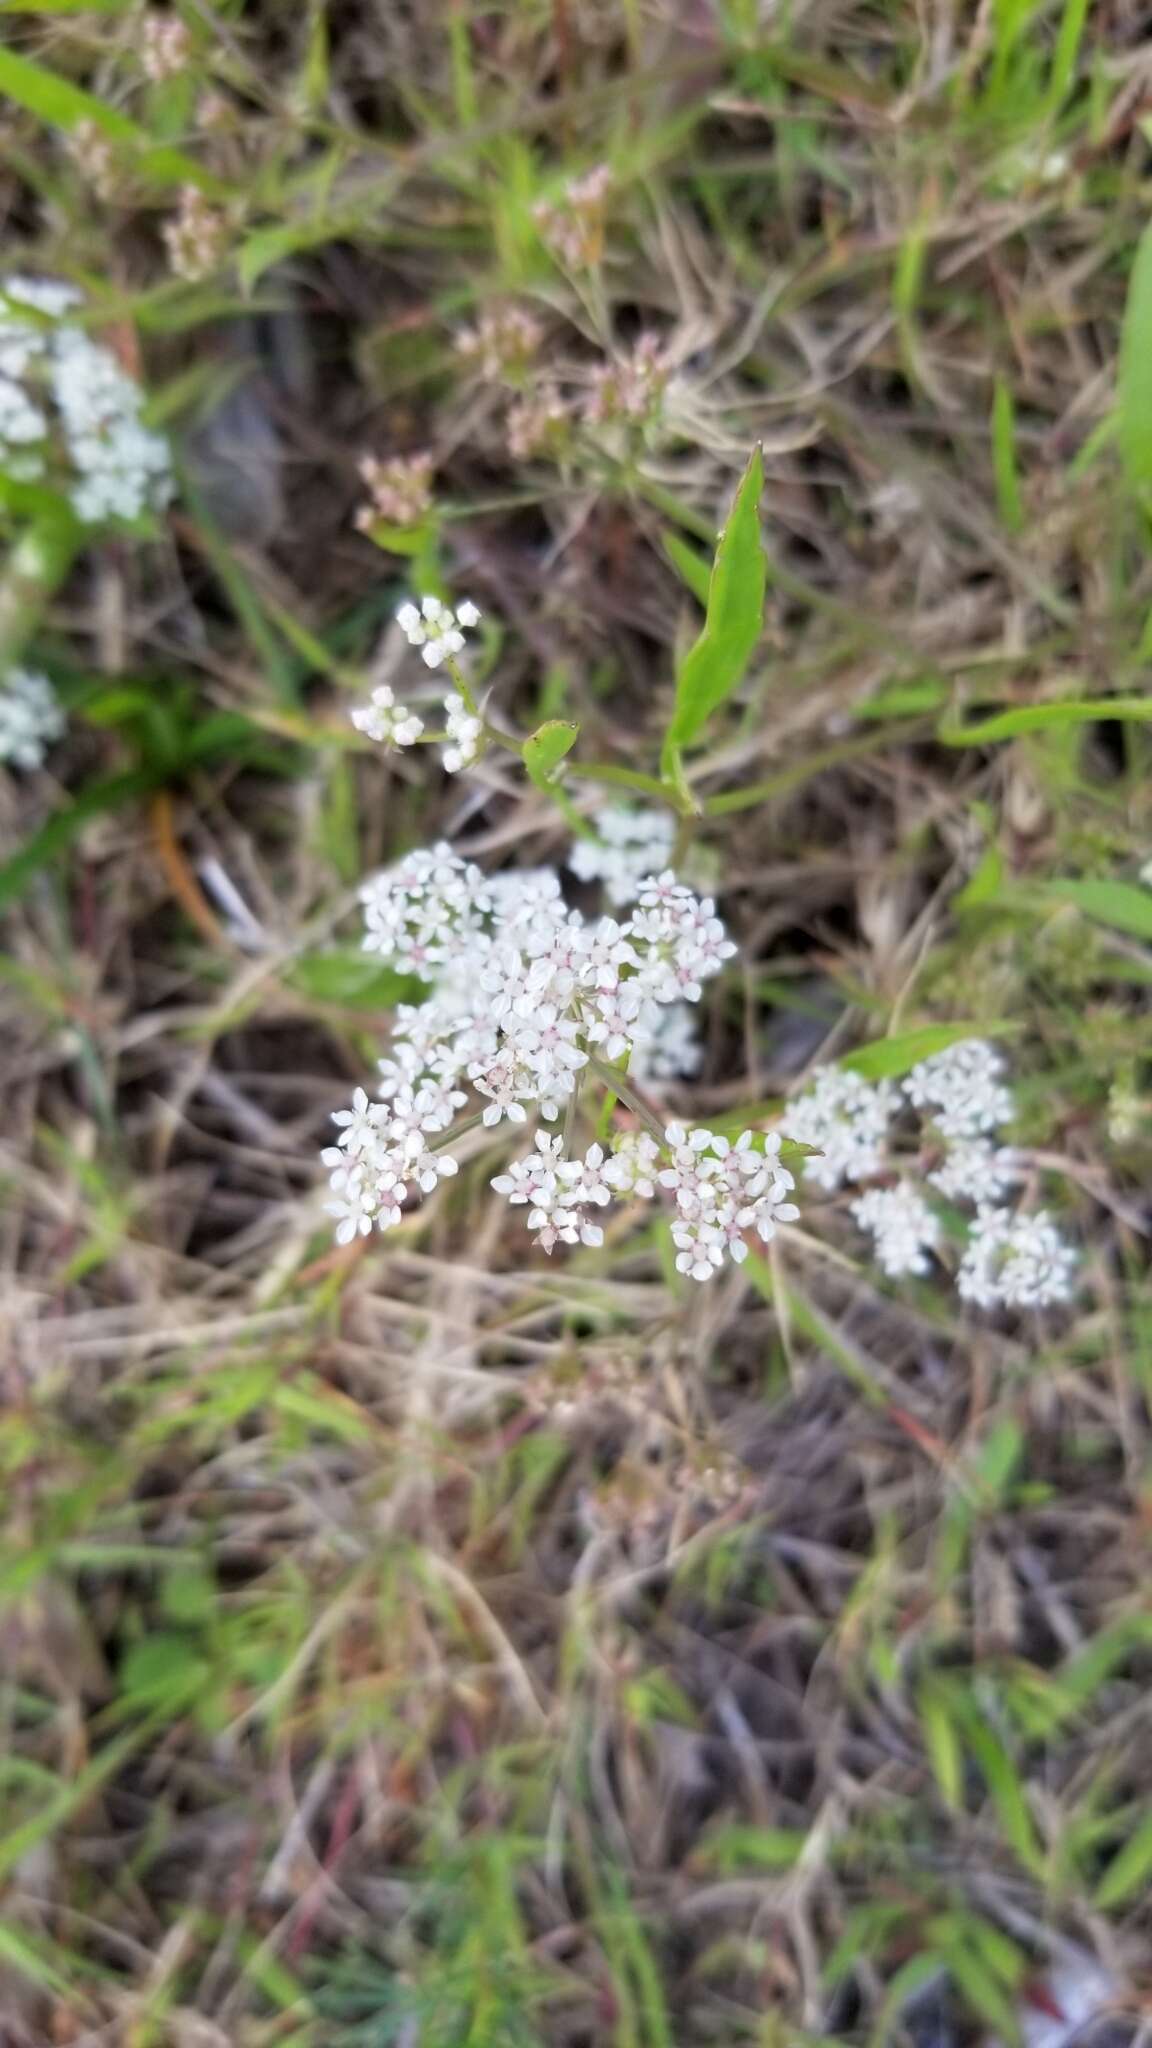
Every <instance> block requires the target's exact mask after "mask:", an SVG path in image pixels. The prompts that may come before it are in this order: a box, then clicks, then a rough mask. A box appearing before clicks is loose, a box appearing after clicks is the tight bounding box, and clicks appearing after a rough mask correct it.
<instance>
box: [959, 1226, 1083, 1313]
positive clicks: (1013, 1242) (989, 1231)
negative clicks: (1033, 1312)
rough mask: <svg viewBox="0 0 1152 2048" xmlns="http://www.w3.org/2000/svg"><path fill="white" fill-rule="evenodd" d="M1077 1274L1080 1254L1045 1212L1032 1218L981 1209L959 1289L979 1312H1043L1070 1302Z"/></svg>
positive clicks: (962, 1269) (961, 1274)
mask: <svg viewBox="0 0 1152 2048" xmlns="http://www.w3.org/2000/svg"><path fill="white" fill-rule="evenodd" d="M1075 1271H1076V1254H1075V1252H1074V1251H1073V1250H1072V1248H1071V1246H1070V1245H1066V1244H1065V1243H1064V1241H1063V1239H1062V1238H1061V1236H1060V1233H1059V1231H1058V1230H1057V1229H1056V1226H1055V1224H1054V1223H1053V1221H1052V1218H1051V1217H1050V1216H1049V1215H1047V1214H1046V1212H1045V1211H1044V1210H1043V1209H1037V1210H1035V1211H1034V1212H1033V1214H1032V1215H1030V1216H1029V1215H1019V1216H1011V1215H1009V1214H1008V1212H1007V1210H1005V1209H981V1210H980V1211H979V1213H978V1215H977V1217H976V1221H975V1223H974V1224H973V1226H972V1235H971V1237H970V1238H969V1240H968V1248H967V1250H966V1251H965V1253H964V1258H963V1261H962V1263H961V1266H960V1271H959V1273H958V1275H957V1278H956V1285H957V1287H958V1288H959V1290H960V1293H961V1295H962V1297H963V1299H964V1300H965V1301H971V1302H975V1304H976V1306H977V1308H996V1307H997V1305H998V1304H999V1303H1000V1302H1010V1303H1011V1304H1012V1306H1013V1307H1015V1308H1043V1307H1045V1306H1046V1305H1047V1304H1048V1303H1049V1302H1051V1301H1067V1300H1069V1299H1070V1297H1071V1294H1072V1289H1073V1285H1074V1276H1075Z"/></svg>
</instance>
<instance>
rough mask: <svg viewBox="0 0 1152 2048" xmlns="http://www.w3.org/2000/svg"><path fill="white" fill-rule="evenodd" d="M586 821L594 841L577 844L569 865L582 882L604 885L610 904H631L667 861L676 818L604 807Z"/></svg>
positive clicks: (626, 807) (622, 807)
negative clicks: (646, 880) (643, 884)
mask: <svg viewBox="0 0 1152 2048" xmlns="http://www.w3.org/2000/svg"><path fill="white" fill-rule="evenodd" d="M589 822H590V824H591V825H592V828H593V830H594V832H595V834H596V837H595V839H578V840H577V841H576V843H575V845H574V846H573V848H572V851H571V853H570V854H569V856H568V866H569V867H570V868H571V870H572V873H573V874H574V875H576V876H577V877H578V878H579V880H580V881H582V882H603V884H604V893H605V895H606V896H607V898H608V901H609V903H634V902H635V901H636V889H637V885H638V883H640V882H642V881H643V879H644V877H645V875H657V874H659V873H660V870H661V869H662V868H666V867H667V865H668V863H669V861H670V860H671V858H672V846H673V843H674V841H675V838H676V823H675V820H674V819H673V818H672V816H671V815H670V814H669V813H668V812H666V811H636V810H633V809H632V807H631V805H630V804H604V805H603V806H602V807H601V809H600V810H598V811H595V812H594V813H593V815H592V817H591V819H590V820H589Z"/></svg>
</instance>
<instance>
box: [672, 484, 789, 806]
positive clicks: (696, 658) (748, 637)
mask: <svg viewBox="0 0 1152 2048" xmlns="http://www.w3.org/2000/svg"><path fill="white" fill-rule="evenodd" d="M763 488H764V460H763V457H762V455H761V453H760V449H759V448H755V449H754V450H753V452H752V457H751V460H750V461H749V464H748V467H747V469H746V470H745V472H744V475H743V477H742V478H741V481H740V486H739V489H738V490H737V492H736V496H735V498H734V500H733V502H732V510H731V512H730V513H729V515H728V521H727V524H726V526H725V527H724V531H723V532H722V533H721V535H720V539H719V542H718V544H717V548H716V559H715V562H714V563H713V566H712V574H711V577H710V579H709V583H708V610H707V617H706V618H705V621H704V629H703V631H702V633H701V634H700V637H699V639H698V640H697V641H696V643H695V645H694V646H693V647H691V648H690V649H689V651H688V654H687V655H686V657H685V659H684V662H683V664H682V665H681V669H680V673H679V675H678V676H677V678H676V703H675V708H674V710H673V713H672V722H671V725H670V726H669V728H668V736H667V738H666V740H665V743H664V762H663V765H664V772H665V774H666V775H672V774H673V773H674V769H675V763H676V761H677V760H678V758H679V756H680V754H681V752H682V751H683V749H684V748H685V747H687V746H691V744H692V741H693V740H694V739H695V738H696V736H697V734H698V733H699V732H700V730H701V728H702V727H703V726H704V725H706V724H707V722H708V720H709V719H710V718H711V716H712V713H713V712H714V711H716V710H718V709H719V707H720V705H721V704H723V702H724V700H725V698H727V697H730V696H731V695H732V692H733V690H734V689H735V688H736V687H737V685H738V684H739V683H740V682H741V680H742V679H743V676H744V672H745V670H746V669H747V667H748V663H749V661H750V660H751V658H752V652H753V649H754V648H755V646H756V642H757V640H758V639H759V638H760V630H761V626H762V625H763V620H764V584H765V573H766V572H765V562H764V546H763V542H762V540H761V537H760V493H761V491H762V490H763Z"/></svg>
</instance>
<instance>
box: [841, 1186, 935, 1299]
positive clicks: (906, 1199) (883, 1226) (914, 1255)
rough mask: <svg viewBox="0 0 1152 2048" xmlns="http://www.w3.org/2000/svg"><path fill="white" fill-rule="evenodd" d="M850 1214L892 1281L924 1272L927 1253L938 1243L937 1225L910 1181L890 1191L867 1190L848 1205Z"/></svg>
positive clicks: (883, 1189)
mask: <svg viewBox="0 0 1152 2048" xmlns="http://www.w3.org/2000/svg"><path fill="white" fill-rule="evenodd" d="M852 1214H853V1216H854V1217H855V1219H856V1221H857V1223H858V1224H859V1225H860V1228H861V1230H867V1231H869V1232H870V1233H871V1235H872V1237H873V1239H874V1240H875V1246H876V1258H877V1262H878V1264H879V1265H880V1267H881V1270H882V1271H883V1272H885V1273H888V1274H890V1275H891V1276H892V1277H893V1278H896V1277H897V1276H899V1275H900V1274H903V1273H927V1272H928V1270H929V1266H930V1260H929V1257H928V1254H929V1252H931V1251H932V1250H933V1248H934V1247H935V1245H936V1244H937V1243H938V1241H939V1237H940V1222H939V1218H938V1217H936V1216H934V1215H933V1213H932V1210H931V1209H930V1208H929V1207H928V1204H927V1202H926V1201H925V1200H924V1197H923V1195H921V1194H919V1193H918V1192H917V1190H916V1189H915V1188H914V1187H913V1186H912V1185H911V1184H910V1182H908V1181H906V1180H904V1181H901V1182H900V1183H899V1184H898V1186H896V1187H894V1188H869V1190H868V1192H867V1194H865V1195H860V1196H858V1198H857V1199H856V1201H854V1202H853V1203H852Z"/></svg>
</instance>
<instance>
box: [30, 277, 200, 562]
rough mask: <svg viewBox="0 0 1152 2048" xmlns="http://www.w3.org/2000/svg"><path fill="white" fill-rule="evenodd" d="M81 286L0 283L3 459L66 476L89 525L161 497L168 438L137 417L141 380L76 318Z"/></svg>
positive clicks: (167, 482)
mask: <svg viewBox="0 0 1152 2048" xmlns="http://www.w3.org/2000/svg"><path fill="white" fill-rule="evenodd" d="M79 304H80V294H79V292H76V291H74V290H73V289H72V287H71V286H70V285H65V284H60V283H58V282H56V281H54V280H52V279H48V280H42V279H37V278H20V277H10V278H8V279H6V280H5V281H4V283H3V284H2V285H0V468H2V469H3V470H4V471H5V472H6V473H7V474H8V476H10V477H12V478H13V479H15V480H17V481H20V482H36V481H38V480H39V479H40V478H42V477H46V478H48V479H49V480H50V481H52V482H56V481H57V477H59V478H60V481H61V482H63V483H64V485H65V488H66V489H67V491H68V495H69V498H70V499H71V503H72V507H73V509H74V511H75V512H76V514H77V516H78V517H79V518H80V519H82V520H83V521H84V522H85V523H86V524H87V525H93V526H96V525H100V524H102V523H103V522H104V521H106V520H118V519H122V520H131V519H138V518H139V517H140V515H141V514H142V513H143V512H145V511H146V510H147V509H148V508H149V507H157V508H158V507H160V506H162V505H164V504H166V503H167V501H168V498H169V497H170V496H171V493H172V473H171V464H170V460H169V454H168V445H167V442H166V441H165V440H164V439H163V438H162V437H161V436H160V435H159V434H154V433H153V432H152V431H151V430H150V429H149V428H148V427H146V426H145V425H144V423H143V419H142V408H143V397H142V394H141V392H140V389H139V386H138V385H136V384H135V383H134V382H133V380H132V378H131V377H129V376H127V375H126V374H125V372H124V371H123V370H122V369H121V368H120V365H119V363H118V362H117V361H116V358H115V356H114V355H113V354H112V353H111V351H110V350H109V349H107V348H105V347H103V345H102V344H101V343H100V342H97V341H93V339H92V338H91V336H90V335H89V334H87V333H86V332H85V330H84V329H83V327H81V326H80V325H78V324H77V320H76V317H75V316H76V308H77V306H78V305H79Z"/></svg>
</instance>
